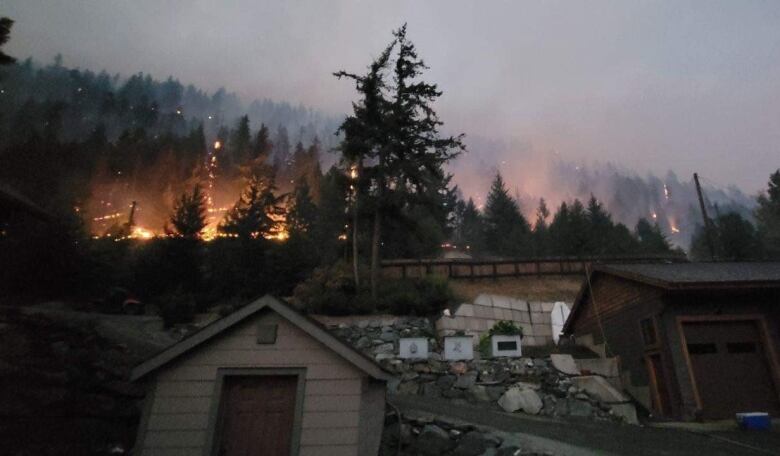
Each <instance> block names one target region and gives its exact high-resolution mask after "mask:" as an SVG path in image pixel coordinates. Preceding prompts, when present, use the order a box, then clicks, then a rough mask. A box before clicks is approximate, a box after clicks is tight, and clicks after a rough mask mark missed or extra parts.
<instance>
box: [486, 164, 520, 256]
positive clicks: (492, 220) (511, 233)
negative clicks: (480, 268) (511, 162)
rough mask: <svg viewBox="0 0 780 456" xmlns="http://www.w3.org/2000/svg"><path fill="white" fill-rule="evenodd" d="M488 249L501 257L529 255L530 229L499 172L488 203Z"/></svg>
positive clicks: (491, 187)
mask: <svg viewBox="0 0 780 456" xmlns="http://www.w3.org/2000/svg"><path fill="white" fill-rule="evenodd" d="M485 225H486V230H485V231H486V234H485V238H486V248H487V250H488V251H489V252H491V253H493V254H494V255H499V256H518V255H522V254H524V253H528V248H529V241H530V239H529V234H530V227H529V226H528V222H527V221H526V219H525V217H523V214H521V213H520V207H519V206H518V205H517V202H516V201H515V200H514V199H513V198H512V197H511V196H509V191H508V190H507V188H506V185H505V184H504V179H503V178H502V177H501V173H496V177H495V178H494V179H493V183H492V184H491V186H490V192H489V193H488V196H487V203H486V204H485Z"/></svg>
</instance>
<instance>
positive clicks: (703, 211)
mask: <svg viewBox="0 0 780 456" xmlns="http://www.w3.org/2000/svg"><path fill="white" fill-rule="evenodd" d="M693 181H694V182H695V183H696V193H697V194H698V195H699V207H701V216H702V218H704V234H705V236H706V237H707V247H708V248H709V250H710V259H712V260H713V261H714V260H715V243H714V242H713V240H712V222H710V218H709V217H708V216H707V207H706V206H705V205H704V196H702V193H701V184H699V174H698V173H693Z"/></svg>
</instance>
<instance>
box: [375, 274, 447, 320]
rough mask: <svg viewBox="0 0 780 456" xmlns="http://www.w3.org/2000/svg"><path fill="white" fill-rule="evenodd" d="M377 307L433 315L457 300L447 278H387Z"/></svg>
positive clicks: (399, 312) (380, 290)
mask: <svg viewBox="0 0 780 456" xmlns="http://www.w3.org/2000/svg"><path fill="white" fill-rule="evenodd" d="M379 296H380V297H379V299H378V302H377V303H376V308H377V310H379V311H383V312H389V313H391V314H393V315H418V316H425V315H432V314H435V313H437V312H439V311H441V310H442V309H444V308H445V307H447V306H448V305H449V304H451V303H453V302H454V301H455V296H454V294H453V292H452V289H450V287H449V284H448V283H447V280H446V279H442V278H438V277H426V278H422V279H401V280H386V281H384V282H382V284H381V285H380V288H379Z"/></svg>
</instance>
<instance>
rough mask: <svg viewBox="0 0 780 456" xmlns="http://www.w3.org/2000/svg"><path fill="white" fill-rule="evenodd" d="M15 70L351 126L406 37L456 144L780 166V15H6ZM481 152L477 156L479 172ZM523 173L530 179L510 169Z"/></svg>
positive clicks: (8, 8)
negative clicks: (34, 68)
mask: <svg viewBox="0 0 780 456" xmlns="http://www.w3.org/2000/svg"><path fill="white" fill-rule="evenodd" d="M0 15H2V16H9V17H11V18H12V19H14V20H15V21H16V24H15V25H14V27H13V30H12V36H11V41H10V43H9V44H8V45H7V47H6V48H7V50H6V53H8V54H11V55H14V56H16V57H19V58H26V57H28V56H32V57H33V58H34V59H37V60H41V61H43V62H49V61H51V60H52V59H53V58H54V56H55V55H57V54H62V56H63V62H64V64H65V65H68V66H76V67H81V68H88V69H93V70H100V69H106V70H108V71H109V72H111V73H116V72H118V73H121V74H132V73H136V72H139V71H142V72H145V73H149V74H152V75H153V76H156V77H160V78H166V77H168V76H169V75H172V76H174V77H175V78H178V79H180V80H181V81H182V82H183V83H193V84H195V85H197V86H199V87H202V88H205V89H209V90H215V89H217V88H219V87H222V86H224V87H226V88H227V89H229V90H233V91H235V92H237V93H239V94H240V95H241V96H243V97H246V98H247V99H253V98H271V99H275V100H282V101H289V102H292V103H303V104H305V105H308V106H310V107H313V108H316V109H320V110H323V111H325V112H327V113H333V114H341V113H345V112H348V111H349V110H350V102H351V100H352V99H353V98H354V95H355V94H354V88H353V87H352V86H351V85H350V84H349V83H348V82H345V81H338V80H336V79H335V78H334V77H333V76H332V73H333V72H334V71H337V70H340V69H345V70H348V71H356V72H359V71H363V70H364V69H365V68H366V67H367V65H368V64H369V63H370V61H371V59H372V57H374V56H376V55H377V54H378V53H379V52H380V51H381V50H382V49H383V47H384V46H385V45H386V44H387V43H388V42H389V41H390V39H391V31H392V30H393V29H395V28H398V27H399V26H400V25H401V24H403V23H408V36H409V38H410V39H411V40H412V41H413V42H414V43H415V44H416V45H417V47H418V51H419V53H420V55H421V56H422V57H423V58H424V59H425V61H426V63H427V64H428V65H429V66H430V70H429V72H428V73H427V75H426V77H427V79H429V80H431V81H434V82H436V83H438V84H439V87H440V89H442V90H443V91H444V95H443V96H442V97H441V99H440V100H439V102H438V103H437V105H436V107H437V109H438V112H439V114H440V117H441V119H442V120H443V121H444V122H445V124H446V128H447V131H448V132H453V133H456V132H463V133H466V135H467V137H471V138H479V139H480V140H481V141H479V142H475V143H484V141H485V140H487V141H498V142H500V143H502V144H505V145H506V147H505V150H506V151H505V152H504V153H503V155H501V156H500V157H494V156H491V159H495V161H496V162H497V163H496V165H498V166H500V163H501V162H502V161H509V162H511V161H512V159H513V158H516V159H517V160H521V159H520V158H518V157H522V156H523V155H521V154H514V149H515V148H523V149H525V150H526V151H527V150H528V149H531V150H533V151H535V153H536V154H539V155H541V156H545V155H551V156H552V155H554V156H556V157H562V158H564V159H567V160H572V161H576V162H582V163H591V162H601V163H604V162H612V163H616V164H618V165H620V166H623V167H625V168H627V169H631V170H634V171H636V172H637V173H640V174H642V173H647V172H653V173H656V174H659V175H663V174H665V173H666V172H667V171H668V170H673V171H674V172H675V173H676V174H677V175H678V176H690V175H691V174H692V173H693V172H694V171H698V172H699V173H700V174H701V175H702V176H705V177H706V178H707V179H708V180H709V181H710V182H713V183H719V184H720V185H723V186H726V185H729V184H736V185H737V186H739V187H740V188H741V189H742V190H743V191H746V192H748V193H755V192H756V191H758V190H759V189H761V188H765V186H766V182H767V180H768V176H769V174H770V172H771V171H772V170H774V169H777V168H779V167H780V2H778V1H772V0H770V1H749V0H741V1H704V0H700V1H693V2H688V1H679V0H678V1H666V2H662V1H637V2H629V1H596V0H593V1H584V0H583V1H574V0H572V1H566V2H559V1H482V2H477V1H471V2H466V1H457V0H446V1H433V0H427V1H419V0H418V1H357V0H327V1H323V0H312V1H299V0H284V1H282V0H280V1H257V0H222V1H205V0H165V1H159V0H68V1H61V0H49V1H43V0H5V1H4V2H3V3H2V4H0ZM479 149H480V148H479V147H476V148H474V147H472V150H471V151H470V152H469V153H470V155H472V156H475V155H476V156H479V154H480V150H479ZM514 165H515V166H522V163H514Z"/></svg>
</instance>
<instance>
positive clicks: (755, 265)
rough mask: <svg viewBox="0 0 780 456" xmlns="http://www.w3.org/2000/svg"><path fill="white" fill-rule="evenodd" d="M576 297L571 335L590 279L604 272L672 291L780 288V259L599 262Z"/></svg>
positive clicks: (569, 327)
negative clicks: (699, 261) (719, 261)
mask: <svg viewBox="0 0 780 456" xmlns="http://www.w3.org/2000/svg"><path fill="white" fill-rule="evenodd" d="M588 275H589V280H588V279H586V280H585V281H583V284H582V287H581V288H580V291H579V293H578V294H577V298H576V299H575V300H574V305H573V306H572V310H571V313H570V314H569V318H567V319H566V323H565V324H564V325H563V333H564V334H570V333H571V331H572V325H574V322H575V321H576V319H577V317H578V315H579V314H580V310H581V309H582V306H583V301H584V300H585V299H587V297H588V295H589V289H590V282H593V281H595V280H597V277H598V276H600V275H612V276H616V277H620V278H623V279H626V280H631V281H634V282H638V283H643V284H646V285H650V286H653V287H657V288H661V289H664V290H668V291H686V290H688V291H704V290H724V289H734V290H736V289H742V290H745V289H751V288H780V262H723V263H633V264H631V263H627V264H602V265H596V266H594V268H593V269H592V270H591V271H590V272H589V273H588Z"/></svg>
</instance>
